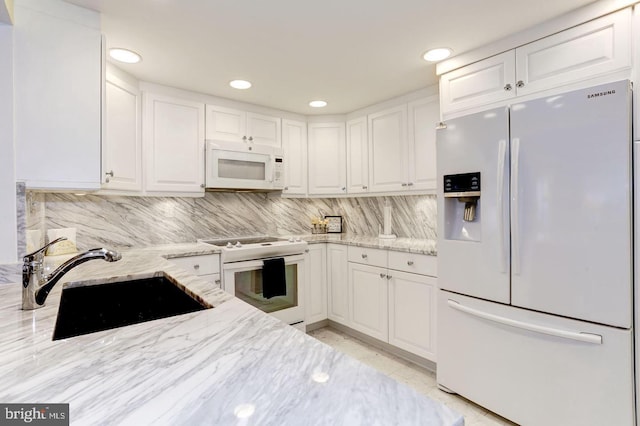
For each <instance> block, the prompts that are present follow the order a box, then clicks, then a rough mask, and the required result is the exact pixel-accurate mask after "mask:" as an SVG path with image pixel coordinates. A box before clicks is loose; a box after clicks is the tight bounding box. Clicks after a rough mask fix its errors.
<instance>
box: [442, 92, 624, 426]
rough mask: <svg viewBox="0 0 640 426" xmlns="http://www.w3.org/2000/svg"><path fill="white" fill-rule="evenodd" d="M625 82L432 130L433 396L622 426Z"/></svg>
mask: <svg viewBox="0 0 640 426" xmlns="http://www.w3.org/2000/svg"><path fill="white" fill-rule="evenodd" d="M631 99H632V92H631V85H630V82H629V81H626V80H625V81H620V82H615V83H611V84H605V85H601V86H597V87H593V88H589V89H585V90H578V91H573V92H568V93H564V94H561V95H556V96H550V97H546V98H541V99H536V100H532V101H528V102H523V103H518V104H513V105H511V106H510V107H508V108H506V107H505V108H498V109H493V110H490V111H485V112H481V113H477V114H472V115H468V116H465V117H461V118H457V119H453V120H450V121H447V122H445V123H444V126H442V128H441V129H439V130H438V134H437V167H438V179H439V181H440V183H441V185H439V190H438V191H439V192H438V285H439V288H440V290H439V296H438V366H437V380H438V384H439V386H440V387H441V389H443V390H448V391H451V392H455V393H459V394H460V395H462V396H464V397H466V398H468V399H470V400H472V401H474V402H476V403H478V404H479V405H482V406H484V407H486V408H487V409H489V410H492V411H494V412H496V413H498V414H500V415H502V416H504V417H506V418H508V419H510V420H512V421H514V422H517V423H519V424H524V425H556V424H557V425H581V426H584V425H604V424H611V425H614V424H615V425H633V424H635V416H636V415H635V400H634V398H635V396H634V358H633V355H634V354H633V328H632V324H633V260H632V259H633V220H632V215H633V211H632V204H633V199H632V198H633V186H632V139H631V134H632V133H631V119H632V116H631Z"/></svg>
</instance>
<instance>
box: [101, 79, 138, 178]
mask: <svg viewBox="0 0 640 426" xmlns="http://www.w3.org/2000/svg"><path fill="white" fill-rule="evenodd" d="M105 105H106V114H105V126H104V140H103V141H102V152H103V156H102V160H103V167H102V176H103V183H102V188H103V189H119V190H126V191H142V141H141V139H140V91H139V90H138V88H137V87H134V86H132V85H131V84H129V83H127V82H125V81H123V80H121V79H119V78H118V77H116V76H114V75H111V74H107V81H106V91H105Z"/></svg>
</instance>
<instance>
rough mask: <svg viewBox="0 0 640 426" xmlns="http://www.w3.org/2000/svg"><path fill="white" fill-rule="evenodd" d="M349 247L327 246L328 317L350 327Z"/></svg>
mask: <svg viewBox="0 0 640 426" xmlns="http://www.w3.org/2000/svg"><path fill="white" fill-rule="evenodd" d="M347 274H348V272H347V246H344V245H340V244H327V301H328V306H327V316H328V318H329V319H330V320H332V321H335V322H337V323H340V324H343V325H346V326H349V324H350V322H349V291H348V286H347Z"/></svg>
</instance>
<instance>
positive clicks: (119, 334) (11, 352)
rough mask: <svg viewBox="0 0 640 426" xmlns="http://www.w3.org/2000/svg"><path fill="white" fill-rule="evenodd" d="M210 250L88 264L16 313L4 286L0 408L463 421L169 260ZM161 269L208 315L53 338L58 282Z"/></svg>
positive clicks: (246, 418)
mask: <svg viewBox="0 0 640 426" xmlns="http://www.w3.org/2000/svg"><path fill="white" fill-rule="evenodd" d="M215 252H217V250H216V249H215V248H212V247H211V246H207V245H202V244H190V245H189V244H181V245H175V246H174V245H168V246H162V247H154V248H147V249H140V250H131V251H128V252H124V253H123V257H122V260H121V261H119V262H116V263H107V262H103V261H100V260H96V261H91V262H87V263H85V264H82V265H80V266H78V267H77V268H75V269H74V270H72V271H71V272H69V273H68V274H67V275H66V276H65V277H64V278H63V279H62V280H61V281H62V282H60V283H58V285H57V286H56V287H55V288H54V290H53V291H52V292H51V294H50V295H49V298H48V299H47V303H46V305H45V307H43V308H41V309H38V310H35V311H22V310H21V309H20V300H21V289H20V285H19V284H17V283H16V284H4V285H0V348H2V349H1V354H2V355H1V358H0V360H1V362H0V377H2V388H1V389H0V402H3V403H12V402H15V403H35V402H40V403H69V404H70V419H71V423H72V424H83V425H84V424H136V425H140V424H152V423H153V424H172V425H174V424H189V425H193V424H216V425H231V424H233V425H236V424H242V425H252V424H259V425H290V424H296V425H297V424H305V425H313V424H317V425H326V424H356V425H358V424H363V425H364V424H366V425H391V424H398V425H412V424H415V425H418V424H420V425H425V424H428V425H462V424H463V419H462V416H460V415H459V414H457V413H455V412H452V411H451V410H450V409H449V408H447V407H446V406H443V405H442V404H440V403H439V402H436V401H433V400H430V399H428V398H426V397H424V396H422V395H420V394H418V393H416V392H415V391H413V390H412V389H411V388H409V387H407V386H406V385H403V384H400V383H398V382H396V381H394V380H392V379H390V378H388V377H387V376H385V375H383V374H382V373H379V372H377V371H375V370H373V369H372V368H370V367H368V366H366V365H364V364H362V363H360V362H358V361H356V360H354V359H352V358H350V357H348V356H346V355H344V354H342V353H340V352H338V351H336V350H334V349H332V348H330V347H329V346H326V345H324V344H323V343H321V342H319V341H317V340H315V339H313V338H312V337H309V336H307V335H305V334H304V333H302V332H300V331H298V330H296V329H294V328H293V327H290V326H288V325H286V324H284V323H282V322H280V321H279V320H277V319H275V318H273V317H271V316H268V315H265V314H264V313H262V312H260V311H258V310H257V309H255V308H253V307H251V306H249V305H248V304H246V303H244V302H242V301H240V300H238V299H236V298H235V297H232V296H231V295H229V294H227V293H225V292H223V291H222V290H219V289H215V288H211V287H210V286H209V285H208V284H207V283H206V282H205V281H204V280H202V279H200V278H198V277H196V276H193V275H190V274H189V273H188V272H186V271H183V270H181V269H179V268H178V267H176V266H173V265H172V264H170V262H168V261H167V260H166V258H168V257H172V256H177V255H183V256H184V255H197V254H208V253H215ZM159 271H163V272H164V273H166V274H168V275H170V276H172V277H174V278H175V279H176V280H177V281H178V282H179V283H180V284H181V285H184V286H185V288H186V289H187V290H188V291H190V292H193V293H194V294H197V295H198V296H199V297H201V298H203V299H204V300H205V301H206V302H207V303H209V304H211V305H212V306H214V308H213V309H207V310H204V311H199V312H194V313H190V314H185V315H180V316H175V317H170V318H165V319H160V320H155V321H149V322H145V323H141V324H136V325H131V326H127V327H122V328H117V329H113V330H106V331H102V332H97V333H92V334H87V335H83V336H78V337H73V338H69V339H65V340H57V341H52V340H51V336H52V332H53V328H54V326H55V317H56V314H57V308H58V304H59V301H60V294H61V292H62V288H63V285H64V283H65V282H75V283H77V282H78V281H84V280H104V281H119V280H122V279H123V277H137V276H140V275H144V274H150V273H151V274H153V273H156V272H159ZM74 285H78V284H74Z"/></svg>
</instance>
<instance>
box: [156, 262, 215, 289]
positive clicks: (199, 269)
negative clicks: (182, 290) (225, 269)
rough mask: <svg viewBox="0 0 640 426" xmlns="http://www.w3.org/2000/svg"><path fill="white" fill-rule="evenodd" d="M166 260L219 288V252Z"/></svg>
mask: <svg viewBox="0 0 640 426" xmlns="http://www.w3.org/2000/svg"><path fill="white" fill-rule="evenodd" d="M167 260H168V261H169V262H171V263H173V264H174V265H176V266H177V267H179V268H182V269H184V270H185V271H187V272H190V273H192V274H194V275H197V276H199V277H200V278H202V279H203V280H205V281H207V282H208V283H210V284H211V285H212V286H213V287H217V288H220V255H219V254H206V255H199V256H184V257H172V258H170V259H167Z"/></svg>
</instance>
